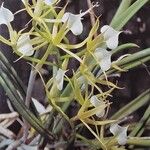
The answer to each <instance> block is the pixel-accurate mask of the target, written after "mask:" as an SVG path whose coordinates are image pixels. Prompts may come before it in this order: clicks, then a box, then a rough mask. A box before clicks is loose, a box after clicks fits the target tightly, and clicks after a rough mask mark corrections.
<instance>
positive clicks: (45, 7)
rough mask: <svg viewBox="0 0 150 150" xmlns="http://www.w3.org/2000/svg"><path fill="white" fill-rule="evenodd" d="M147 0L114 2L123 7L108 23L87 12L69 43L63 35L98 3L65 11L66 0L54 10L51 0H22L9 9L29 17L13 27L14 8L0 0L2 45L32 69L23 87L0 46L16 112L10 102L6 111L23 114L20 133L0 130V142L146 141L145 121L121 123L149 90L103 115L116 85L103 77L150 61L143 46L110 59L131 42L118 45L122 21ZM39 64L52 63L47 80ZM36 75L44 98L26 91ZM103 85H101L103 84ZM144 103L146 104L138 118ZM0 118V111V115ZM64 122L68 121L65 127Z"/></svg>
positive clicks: (119, 146) (112, 145)
mask: <svg viewBox="0 0 150 150" xmlns="http://www.w3.org/2000/svg"><path fill="white" fill-rule="evenodd" d="M147 1H148V0H143V1H142V2H141V0H136V1H135V2H134V3H133V4H132V5H131V1H126V0H122V2H121V5H120V7H119V8H122V9H118V11H117V13H116V15H115V16H114V18H113V20H112V22H111V24H110V25H104V26H101V24H100V21H99V19H100V18H99V17H97V18H95V16H94V18H95V22H94V25H93V26H92V28H91V30H90V32H89V34H88V36H87V37H86V38H85V39H84V40H83V41H81V42H80V43H76V44H72V43H71V42H70V40H69V36H68V33H69V34H72V36H79V35H80V34H82V32H83V29H84V24H83V19H84V16H85V15H91V14H92V13H91V11H93V9H94V8H95V7H99V5H98V3H96V4H92V5H91V7H90V8H89V9H88V10H87V11H85V12H80V13H79V14H73V13H71V12H66V8H67V4H66V6H65V7H63V8H62V9H57V8H59V7H58V6H59V1H58V0H37V1H35V0H32V4H31V3H29V1H28V0H22V3H23V6H24V8H23V9H22V10H20V11H18V12H16V13H27V14H28V15H29V16H30V18H31V20H30V21H29V22H28V23H27V24H26V26H25V28H24V29H22V30H20V31H16V30H15V29H14V28H13V26H12V22H13V21H14V18H15V17H16V16H15V14H16V13H15V14H13V13H12V12H11V10H9V9H8V8H6V7H5V3H3V4H2V5H1V7H0V25H1V24H4V25H6V26H7V27H8V32H9V39H6V38H4V37H3V36H1V35H0V41H1V42H3V43H4V44H7V45H9V46H10V47H11V48H12V51H13V53H15V54H16V55H18V59H17V60H16V61H15V62H16V63H19V60H20V59H24V60H26V61H27V62H28V63H29V64H30V65H31V68H32V69H31V73H30V78H29V83H28V86H27V87H25V86H24V85H23V83H22V81H21V80H20V78H19V77H18V76H17V73H16V72H15V70H14V69H13V68H12V67H11V65H10V64H9V62H8V61H7V59H6V58H5V56H4V55H3V54H2V53H0V57H1V62H0V63H1V68H0V70H1V71H0V72H1V74H0V75H1V76H0V82H1V84H2V86H3V87H4V89H5V91H6V93H7V95H8V98H9V100H10V102H11V103H10V104H9V106H10V107H11V108H12V106H11V105H13V106H14V107H15V109H16V111H17V113H16V112H13V111H14V110H12V109H10V110H12V113H11V115H13V113H15V115H16V116H15V119H16V118H18V114H19V115H20V117H22V119H23V121H21V123H20V122H19V123H20V125H21V126H22V127H21V131H20V132H21V133H19V135H20V136H21V138H20V139H17V138H15V137H12V136H9V135H8V136H6V135H5V134H4V133H2V135H5V136H4V137H1V136H0V141H1V143H0V148H3V147H7V150H8V149H9V150H10V149H15V148H16V149H17V150H21V149H26V150H27V149H28V150H29V149H38V148H39V149H41V148H42V149H45V150H46V149H51V148H53V149H59V148H62V149H68V148H70V145H72V146H73V147H76V146H77V145H78V144H79V145H80V144H81V143H82V144H83V145H84V146H85V147H87V149H89V148H90V149H91V147H92V149H103V150H125V149H126V147H129V148H131V149H132V148H134V146H135V145H139V146H150V145H149V143H150V139H149V138H148V137H141V135H142V133H143V132H144V128H142V129H141V128H140V126H141V124H137V127H135V128H133V127H132V124H129V123H128V124H124V122H126V121H124V120H126V118H127V117H128V116H129V115H130V114H131V113H132V112H134V111H136V110H137V109H138V108H140V107H142V106H143V105H144V104H146V103H148V101H149V96H148V93H149V92H150V91H149V90H147V91H146V92H144V93H143V94H142V96H140V97H139V98H137V99H135V100H134V102H135V105H132V103H133V102H131V103H129V104H127V105H126V106H125V107H124V108H121V109H120V110H118V111H117V112H116V113H115V114H113V115H111V116H110V115H109V109H110V108H111V107H113V104H112V103H111V102H110V101H109V99H110V97H112V91H113V90H114V89H118V90H119V89H120V88H121V87H118V85H117V84H116V83H112V82H111V81H110V80H109V77H113V76H114V77H115V75H116V76H117V75H118V74H121V73H122V72H124V71H127V70H128V69H132V68H134V67H136V66H138V65H140V64H141V62H142V63H144V62H147V61H149V60H150V50H149V49H145V50H142V51H140V52H138V53H135V54H132V55H128V54H127V55H123V56H121V57H119V58H118V59H117V60H116V61H112V58H111V57H112V55H114V54H116V53H117V52H118V51H121V50H123V49H125V48H131V47H137V45H135V44H133V43H127V44H123V45H120V46H118V45H119V35H120V34H124V31H123V30H121V29H122V27H123V26H124V25H125V24H126V23H127V22H128V20H129V19H130V18H131V17H132V16H133V15H134V14H135V13H136V12H137V11H138V10H139V9H140V8H141V7H142V6H143V5H144V4H146V2H147ZM125 4H126V5H125ZM123 6H124V7H123ZM120 16H121V17H120ZM122 19H123V20H122ZM29 24H30V25H31V28H30V27H29V26H28V25H29ZM26 29H28V30H27V31H26ZM41 56H42V57H41ZM50 56H51V57H53V59H52V61H49V59H48V58H49V57H50ZM72 58H73V59H76V61H77V62H79V67H78V68H77V69H75V68H69V67H68V66H69V63H70V60H71V59H72ZM45 65H47V66H48V68H50V69H51V70H52V74H51V75H49V79H48V80H45V79H44V77H43V74H42V69H43V66H45ZM68 72H72V76H68ZM37 75H39V76H40V78H41V81H42V83H43V86H44V90H45V99H46V100H47V102H46V103H45V104H44V105H43V104H41V103H40V102H39V101H38V100H37V99H35V98H34V97H33V96H32V91H33V88H34V83H35V81H36V76H37ZM103 86H105V87H106V88H105V90H104V89H103V88H102V87H103ZM95 91H97V92H95ZM37 92H38V91H37ZM143 99H144V100H143ZM142 101H144V102H142ZM72 104H75V105H76V107H77V108H76V109H77V110H76V111H75V113H73V115H69V114H68V113H67V110H68V108H70V107H71V105H72ZM148 110H149V107H148V109H147V110H146V112H145V114H144V116H143V117H144V119H145V115H147V113H149V112H148ZM9 115H10V114H8V115H5V116H6V117H7V116H9ZM3 116H4V115H3ZM1 117H2V116H1V115H0V121H1V120H2V119H1ZM3 119H4V118H3ZM5 119H6V118H5ZM18 119H19V118H18ZM148 119H149V118H148ZM148 119H147V120H148ZM6 120H7V119H6ZM147 120H146V123H147ZM7 122H8V120H7ZM8 123H9V122H8ZM5 124H6V123H5V121H3V122H0V128H2V129H3V130H4V131H6V132H7V131H8V132H7V133H8V134H9V133H12V134H15V133H13V131H10V130H9V129H7V128H6V127H5V126H4V125H5ZM122 124H124V125H122ZM65 125H67V126H66V127H64V126H65ZM85 128H87V129H88V131H89V133H91V134H92V135H93V138H92V140H91V139H88V137H87V136H86V135H83V134H82V129H85ZM67 130H69V133H68V132H67ZM64 132H65V133H64ZM139 132H140V133H141V134H140V135H139V134H138V133H139ZM0 133H1V131H0ZM10 137H11V138H10ZM138 140H140V142H139V141H138Z"/></svg>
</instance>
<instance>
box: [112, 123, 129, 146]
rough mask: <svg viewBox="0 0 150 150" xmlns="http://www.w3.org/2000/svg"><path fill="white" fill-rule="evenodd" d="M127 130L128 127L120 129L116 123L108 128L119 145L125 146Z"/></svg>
mask: <svg viewBox="0 0 150 150" xmlns="http://www.w3.org/2000/svg"><path fill="white" fill-rule="evenodd" d="M127 129H128V126H127V127H121V126H120V125H118V124H117V123H116V124H113V125H111V126H110V132H111V133H112V134H113V135H114V136H117V140H118V143H119V144H120V145H125V144H126V142H127Z"/></svg>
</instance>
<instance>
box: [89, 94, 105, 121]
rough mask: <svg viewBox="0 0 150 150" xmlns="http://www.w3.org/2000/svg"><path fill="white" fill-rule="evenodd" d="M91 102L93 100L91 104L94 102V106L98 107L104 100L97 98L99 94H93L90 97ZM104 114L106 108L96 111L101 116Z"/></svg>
mask: <svg viewBox="0 0 150 150" xmlns="http://www.w3.org/2000/svg"><path fill="white" fill-rule="evenodd" d="M90 102H91V104H92V105H93V106H94V107H98V106H100V105H102V104H104V102H103V101H102V100H99V99H98V98H97V96H95V95H93V96H92V97H91V98H90ZM104 115H105V110H103V111H100V112H98V113H96V116H97V117H99V118H101V117H103V116H104Z"/></svg>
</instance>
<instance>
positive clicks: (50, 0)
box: [44, 0, 53, 5]
mask: <svg viewBox="0 0 150 150" xmlns="http://www.w3.org/2000/svg"><path fill="white" fill-rule="evenodd" d="M44 3H45V4H47V5H52V4H53V0H44Z"/></svg>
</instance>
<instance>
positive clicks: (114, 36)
mask: <svg viewBox="0 0 150 150" xmlns="http://www.w3.org/2000/svg"><path fill="white" fill-rule="evenodd" d="M101 33H102V34H103V36H104V40H105V42H106V45H107V47H108V48H110V49H115V48H117V46H118V37H119V34H120V33H121V32H120V31H116V30H114V29H113V28H112V27H110V26H108V25H104V26H103V27H102V28H101Z"/></svg>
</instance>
